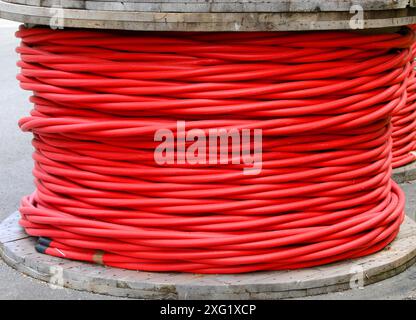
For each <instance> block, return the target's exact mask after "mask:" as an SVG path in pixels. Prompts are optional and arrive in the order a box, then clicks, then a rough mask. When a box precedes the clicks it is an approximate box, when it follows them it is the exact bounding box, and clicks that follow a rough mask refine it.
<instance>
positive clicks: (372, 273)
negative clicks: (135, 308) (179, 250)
mask: <svg viewBox="0 0 416 320" xmlns="http://www.w3.org/2000/svg"><path fill="white" fill-rule="evenodd" d="M17 221H18V213H17V212H16V213H14V214H12V215H11V216H10V217H9V218H7V219H6V220H5V221H3V222H2V223H1V224H0V255H1V257H2V258H3V259H4V261H6V263H8V264H9V265H10V266H12V267H13V268H15V269H17V270H19V271H21V272H23V273H25V274H27V275H29V276H32V277H34V278H37V279H40V280H43V281H46V282H49V283H50V284H51V285H53V286H56V285H62V286H65V287H68V288H73V289H78V290H85V291H90V292H94V293H101V294H108V295H114V296H122V297H132V298H140V299H204V300H209V299H282V298H294V297H305V296H310V295H316V294H323V293H328V292H335V291H342V290H348V289H350V288H351V284H350V282H351V280H352V279H353V278H354V277H356V276H357V270H360V271H359V272H361V273H362V275H363V284H364V285H368V284H371V283H374V282H377V281H381V280H383V279H386V278H389V277H392V276H394V275H396V274H398V273H400V272H402V271H404V270H405V269H406V268H408V267H409V266H410V265H412V264H413V263H414V262H415V260H416V223H415V222H414V221H413V220H411V219H410V218H406V220H405V222H404V223H403V225H402V227H401V231H400V233H399V235H398V237H397V238H396V240H394V241H393V243H391V244H390V245H389V246H388V247H387V248H385V249H384V250H382V251H380V252H378V253H376V254H373V255H370V256H368V257H363V258H359V259H355V260H348V261H344V262H339V263H334V264H330V265H326V266H320V267H315V268H308V269H303V270H293V271H274V272H257V273H249V274H239V275H200V274H180V273H151V272H136V271H129V270H122V269H115V268H110V267H104V266H100V265H93V264H88V263H82V262H77V261H69V260H64V259H60V258H56V257H51V256H48V255H43V254H40V253H37V252H36V251H35V249H34V244H35V242H36V241H35V239H34V238H32V237H28V236H25V235H24V233H23V230H22V229H21V228H20V227H19V226H18V224H17ZM22 235H23V237H22Z"/></svg>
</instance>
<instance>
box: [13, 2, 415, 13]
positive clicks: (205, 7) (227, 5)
mask: <svg viewBox="0 0 416 320" xmlns="http://www.w3.org/2000/svg"><path fill="white" fill-rule="evenodd" d="M5 1H7V2H10V3H18V4H27V5H34V6H39V7H48V6H59V7H62V8H74V5H75V6H76V7H77V8H80V7H84V8H89V9H93V10H122V11H134V10H136V11H143V12H322V11H350V8H351V6H353V5H360V6H361V7H362V8H363V10H393V9H403V8H406V6H408V5H410V4H411V3H414V1H412V0H396V1H391V0H366V1H350V0H330V1H322V0H165V1H162V0H125V1H115V0H98V1H95V0H5ZM75 3H76V4H75Z"/></svg>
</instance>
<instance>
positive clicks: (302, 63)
mask: <svg viewBox="0 0 416 320" xmlns="http://www.w3.org/2000/svg"><path fill="white" fill-rule="evenodd" d="M17 36H18V37H20V38H21V39H22V42H21V45H20V46H19V48H18V49H17V51H18V52H19V53H20V55H21V61H20V62H19V66H20V67H21V73H20V75H19V76H18V79H19V80H20V82H21V86H22V88H24V89H27V90H32V91H33V92H34V95H33V97H32V98H31V101H32V102H33V103H34V106H35V108H34V110H33V111H32V112H31V115H30V116H29V117H26V118H24V119H22V120H21V121H20V122H19V125H20V126H21V128H22V130H23V131H31V132H33V134H34V140H33V146H34V147H35V153H34V156H33V157H34V160H35V167H34V171H33V172H34V176H35V182H36V186H37V190H36V191H35V192H34V193H33V194H32V195H30V196H27V197H25V198H23V200H22V204H21V207H20V212H21V215H22V218H21V221H20V223H21V225H22V226H23V227H24V228H25V229H26V232H27V233H28V234H30V235H33V236H38V237H41V238H40V240H39V244H38V245H37V249H38V250H39V251H40V252H45V253H47V254H50V255H54V256H58V257H65V258H69V259H77V260H84V261H90V262H96V263H103V264H105V265H109V266H115V267H121V268H127V269H135V270H147V271H181V272H197V273H241V272H250V271H258V270H278V269H293V268H301V267H308V266H315V265H321V264H326V263H330V262H334V261H339V260H342V259H347V258H354V257H359V256H363V255H367V254H370V253H373V252H376V251H378V250H380V249H382V248H384V247H385V246H386V245H387V244H388V243H390V242H391V241H392V240H393V239H394V238H395V236H396V235H397V233H398V230H399V226H400V223H401V222H402V220H403V218H404V213H403V210H404V196H403V193H402V191H401V190H400V189H399V188H398V186H397V185H396V184H395V183H394V182H393V181H392V180H391V178H390V176H391V170H392V169H391V161H392V139H391V131H392V127H391V124H390V118H391V115H392V113H393V111H394V110H396V109H400V108H402V107H403V106H404V105H405V103H406V97H407V96H406V88H407V82H408V79H409V75H410V73H411V63H410V57H411V50H410V45H411V44H412V42H413V41H414V37H415V36H414V33H413V32H412V31H411V30H408V29H405V30H403V32H402V33H397V34H396V33H394V34H393V33H392V34H378V35H364V34H361V33H354V32H316V33H283V32H281V33H277V32H273V33H156V32H154V33H146V32H135V33H130V32H121V31H86V30H71V29H66V30H50V29H47V28H33V29H26V28H24V27H21V29H20V31H18V32H17ZM178 120H181V121H182V120H183V121H186V126H187V128H188V129H201V130H203V131H204V132H207V131H208V130H209V129H210V128H219V127H221V128H227V129H262V133H263V143H262V149H263V154H262V170H261V173H259V174H258V175H244V174H243V168H244V165H243V164H240V165H238V164H232V163H227V164H219V165H212V164H211V165H209V164H206V165H205V164H197V165H191V164H172V165H158V164H157V163H155V160H154V150H155V147H156V146H157V144H158V143H157V142H154V134H155V132H156V130H158V129H166V128H168V129H171V130H175V129H176V125H177V121H178ZM177 156H182V154H180V152H178V154H177Z"/></svg>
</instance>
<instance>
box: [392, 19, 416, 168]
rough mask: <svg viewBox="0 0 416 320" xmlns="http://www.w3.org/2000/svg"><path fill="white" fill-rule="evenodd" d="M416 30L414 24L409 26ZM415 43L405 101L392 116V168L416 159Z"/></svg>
mask: <svg viewBox="0 0 416 320" xmlns="http://www.w3.org/2000/svg"><path fill="white" fill-rule="evenodd" d="M410 27H411V29H412V30H416V25H411V26H410ZM415 59H416V43H413V45H412V57H411V61H412V72H411V73H410V74H409V78H408V81H407V102H406V104H405V105H404V106H403V107H402V108H399V109H396V110H395V112H394V114H393V117H392V123H393V133H392V136H393V161H392V165H393V168H398V167H402V166H405V165H407V164H409V163H411V162H413V161H415V160H416V71H415V68H416V61H415Z"/></svg>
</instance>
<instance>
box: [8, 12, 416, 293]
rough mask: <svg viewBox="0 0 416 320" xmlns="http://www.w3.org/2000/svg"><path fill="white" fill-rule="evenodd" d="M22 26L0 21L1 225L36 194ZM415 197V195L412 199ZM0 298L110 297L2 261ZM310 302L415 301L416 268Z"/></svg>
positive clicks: (414, 209)
mask: <svg viewBox="0 0 416 320" xmlns="http://www.w3.org/2000/svg"><path fill="white" fill-rule="evenodd" d="M17 26H18V24H14V23H10V22H7V21H4V20H1V19H0V182H1V183H0V221H1V220H3V219H4V218H5V217H7V216H8V215H9V214H10V213H12V212H14V211H15V210H16V208H17V207H18V205H19V200H20V198H21V197H22V196H23V195H26V194H29V193H30V192H32V190H33V183H32V175H31V170H32V159H31V156H30V155H31V153H32V147H31V145H30V140H31V135H30V134H28V133H22V132H21V131H20V130H19V128H18V126H17V121H18V119H19V118H21V117H23V116H25V115H27V114H28V113H29V110H30V109H31V106H30V104H29V102H28V97H29V95H30V94H29V93H28V92H26V91H23V90H20V88H19V86H18V83H17V81H16V79H15V76H16V74H17V72H18V70H17V67H16V64H15V62H16V61H17V54H16V53H15V47H16V46H17V45H18V39H16V38H15V37H14V35H13V34H14V32H15V31H16V29H17ZM402 187H403V189H404V190H405V191H406V193H407V194H415V193H416V184H409V183H407V184H404V185H403V186H402ZM413 198H416V197H413ZM407 213H408V215H409V216H411V217H412V218H413V219H415V217H416V203H411V202H410V201H408V203H407ZM0 299H111V297H107V296H102V295H96V294H89V293H84V292H79V291H75V290H69V289H51V287H50V286H48V285H47V284H46V283H43V282H40V281H37V280H34V279H32V278H29V277H27V276H24V275H22V274H20V273H18V272H16V271H15V270H13V269H12V268H10V267H8V266H7V265H5V264H4V262H2V261H1V260H0ZM311 299H416V265H414V266H413V267H411V268H410V269H408V270H407V271H405V272H403V273H401V274H400V275H398V276H396V277H394V278H392V279H388V280H385V281H382V282H380V283H377V284H374V285H371V286H368V287H366V288H364V289H363V290H355V291H347V292H342V293H332V294H328V295H321V296H315V297H312V298H311Z"/></svg>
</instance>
